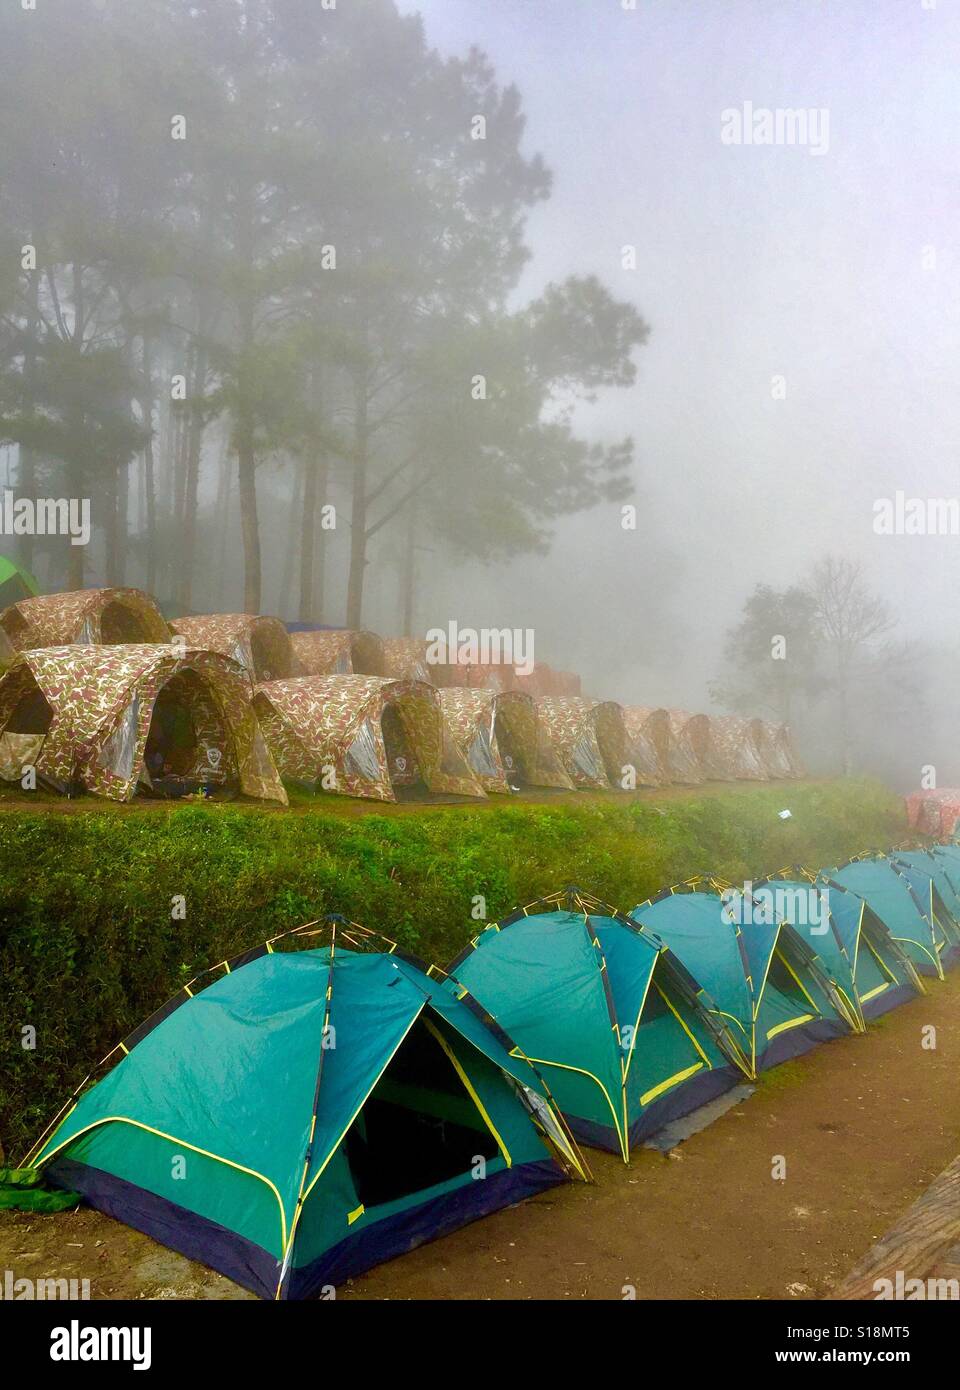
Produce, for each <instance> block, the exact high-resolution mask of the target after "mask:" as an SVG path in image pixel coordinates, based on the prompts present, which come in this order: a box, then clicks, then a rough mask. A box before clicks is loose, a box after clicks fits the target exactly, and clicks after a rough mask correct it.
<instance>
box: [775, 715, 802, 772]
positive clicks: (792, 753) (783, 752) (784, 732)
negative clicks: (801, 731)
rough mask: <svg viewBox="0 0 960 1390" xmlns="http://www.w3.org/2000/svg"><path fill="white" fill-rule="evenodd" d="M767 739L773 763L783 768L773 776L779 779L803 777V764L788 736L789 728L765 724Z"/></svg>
mask: <svg viewBox="0 0 960 1390" xmlns="http://www.w3.org/2000/svg"><path fill="white" fill-rule="evenodd" d="M765 728H766V730H767V735H768V738H769V746H770V747H771V748H772V754H771V755H770V756H771V757H772V759H773V763H774V765H775V766H777V767H781V768H784V769H785V771H783V772H780V773H777V774H775V775H777V776H780V777H805V776H806V772H805V771H804V767H803V763H802V762H801V761H800V755H799V753H798V752H797V748H796V744H795V743H794V741H793V738H792V736H791V734H790V729H789V726H788V725H786V724H771V723H769V722H767V723H766V724H765Z"/></svg>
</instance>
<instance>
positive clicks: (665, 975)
mask: <svg viewBox="0 0 960 1390" xmlns="http://www.w3.org/2000/svg"><path fill="white" fill-rule="evenodd" d="M449 973H450V977H451V982H452V983H453V984H454V985H455V986H456V985H457V984H459V985H460V986H465V987H466V988H467V989H468V990H469V991H470V993H471V994H472V995H473V996H474V998H475V999H477V1000H478V1002H479V1003H480V1004H481V1005H482V1006H483V1008H485V1009H486V1010H487V1011H488V1012H489V1013H490V1014H491V1015H492V1016H493V1017H494V1018H495V1019H496V1020H497V1022H498V1023H499V1024H500V1025H501V1026H502V1027H503V1028H505V1029H506V1031H507V1032H508V1033H509V1034H510V1036H511V1037H513V1038H514V1039H515V1040H516V1042H517V1043H518V1044H519V1045H520V1046H521V1047H522V1048H523V1051H524V1054H525V1055H526V1056H527V1057H529V1059H530V1060H531V1062H532V1063H533V1064H534V1065H535V1066H536V1067H537V1068H538V1069H539V1070H540V1071H541V1072H542V1073H543V1074H544V1076H545V1077H546V1078H547V1080H548V1082H549V1085H550V1089H551V1092H552V1094H553V1097H554V1099H555V1101H556V1103H557V1105H558V1106H559V1107H560V1109H561V1110H562V1111H563V1114H564V1117H565V1118H566V1120H567V1123H568V1124H569V1125H570V1128H571V1129H572V1131H573V1133H574V1134H575V1135H576V1137H577V1138H578V1139H579V1140H581V1141H582V1142H584V1143H587V1144H592V1145H594V1146H596V1147H598V1148H603V1149H609V1150H611V1151H612V1152H614V1153H618V1152H619V1153H621V1154H622V1156H623V1158H624V1161H626V1160H627V1159H628V1158H629V1155H630V1146H631V1144H637V1143H638V1142H639V1141H640V1140H641V1139H643V1138H645V1137H647V1136H649V1135H651V1134H654V1133H656V1132H657V1130H659V1129H662V1128H663V1127H664V1125H666V1124H668V1123H669V1122H670V1121H671V1120H674V1119H677V1118H679V1117H680V1116H681V1115H688V1114H689V1113H690V1112H691V1111H693V1110H696V1109H697V1108H698V1107H699V1106H701V1105H703V1104H705V1103H706V1102H707V1101H708V1100H711V1099H713V1098H714V1097H715V1096H717V1095H720V1094H722V1092H724V1091H727V1090H729V1089H730V1088H731V1087H732V1086H733V1085H735V1084H736V1082H737V1081H738V1080H739V1077H740V1070H739V1068H738V1066H737V1065H735V1064H734V1059H735V1058H736V1055H737V1054H736V1048H735V1047H734V1045H733V1043H732V1042H731V1040H730V1039H729V1037H728V1035H727V1032H726V1029H725V1028H724V1027H723V1025H722V1024H720V1023H718V1022H717V1021H716V1020H715V1018H714V1016H713V1015H712V1014H711V1013H709V1012H708V1011H707V1009H706V1008H705V1007H704V1001H703V997H702V991H701V990H700V987H699V985H698V984H697V982H696V981H695V980H694V979H693V978H692V976H691V975H690V973H689V971H688V970H686V969H684V968H683V966H682V965H681V963H680V961H679V960H678V959H677V958H676V956H675V955H674V954H673V953H672V952H671V951H669V950H668V949H667V948H666V947H665V946H661V945H660V944H659V943H656V942H654V941H653V940H652V939H650V938H647V937H644V936H643V935H642V934H641V933H640V931H639V930H638V928H637V926H636V924H635V923H634V922H631V921H630V919H629V918H627V917H624V916H623V915H622V914H621V913H619V912H617V911H616V910H615V909H614V908H611V907H608V906H607V905H606V904H604V903H599V902H597V900H596V899H593V898H591V897H589V896H588V895H585V894H582V893H579V892H578V891H577V890H576V889H568V890H567V891H566V892H564V893H556V894H554V895H553V896H552V897H548V898H544V899H542V900H541V901H540V902H537V903H532V904H530V905H529V906H528V907H525V908H523V909H522V910H521V911H519V912H517V913H514V914H513V916H511V917H508V918H506V919H505V920H504V921H502V922H498V923H494V924H492V925H491V926H489V927H487V928H486V929H485V930H484V931H483V932H481V933H480V935H479V936H478V937H476V938H475V939H474V940H473V941H472V942H471V943H470V945H469V946H468V947H467V949H466V950H465V951H464V952H462V953H461V955H459V956H458V957H457V959H456V960H455V961H453V962H452V963H451V965H450V966H449Z"/></svg>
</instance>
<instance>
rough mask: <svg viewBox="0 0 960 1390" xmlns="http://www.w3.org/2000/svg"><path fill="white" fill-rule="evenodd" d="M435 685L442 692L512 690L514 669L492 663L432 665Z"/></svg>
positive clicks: (463, 662)
mask: <svg viewBox="0 0 960 1390" xmlns="http://www.w3.org/2000/svg"><path fill="white" fill-rule="evenodd" d="M429 669H430V675H431V676H432V678H433V683H434V685H436V686H438V687H439V688H440V689H441V690H491V691H494V692H496V691H505V690H512V689H513V688H514V685H515V678H514V671H513V667H512V666H509V665H505V664H504V665H495V664H494V663H492V662H483V661H477V662H468V661H447V662H440V663H438V664H436V665H434V664H433V663H431V664H430V668H429Z"/></svg>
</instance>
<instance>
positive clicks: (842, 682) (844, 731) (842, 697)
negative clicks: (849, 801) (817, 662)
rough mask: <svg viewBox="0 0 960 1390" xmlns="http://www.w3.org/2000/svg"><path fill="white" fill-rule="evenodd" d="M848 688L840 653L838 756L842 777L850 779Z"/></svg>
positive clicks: (846, 666) (851, 758) (850, 752)
mask: <svg viewBox="0 0 960 1390" xmlns="http://www.w3.org/2000/svg"><path fill="white" fill-rule="evenodd" d="M849 686H850V669H849V665H848V663H847V661H846V659H845V657H844V656H843V654H842V651H841V652H840V653H839V654H838V656H837V695H838V704H839V713H840V718H839V724H840V756H841V760H842V767H843V775H844V777H850V776H851V775H852V773H853V747H852V742H851V736H850V689H849Z"/></svg>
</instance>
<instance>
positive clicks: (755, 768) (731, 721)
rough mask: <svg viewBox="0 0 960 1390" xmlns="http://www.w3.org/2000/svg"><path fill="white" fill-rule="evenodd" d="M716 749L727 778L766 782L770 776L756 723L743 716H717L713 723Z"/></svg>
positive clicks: (714, 717)
mask: <svg viewBox="0 0 960 1390" xmlns="http://www.w3.org/2000/svg"><path fill="white" fill-rule="evenodd" d="M711 724H712V733H713V747H714V750H715V752H716V754H717V757H718V758H719V759H720V761H721V763H722V764H723V767H724V772H725V776H726V777H727V778H730V779H733V780H739V781H752V782H762V781H765V780H766V778H767V776H768V773H767V768H766V763H765V761H764V757H763V754H762V752H761V750H760V748H759V747H758V746H757V742H756V739H755V737H754V730H753V723H752V721H751V720H749V719H745V718H743V716H742V715H739V714H715V715H714V716H713V718H712V719H711Z"/></svg>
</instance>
